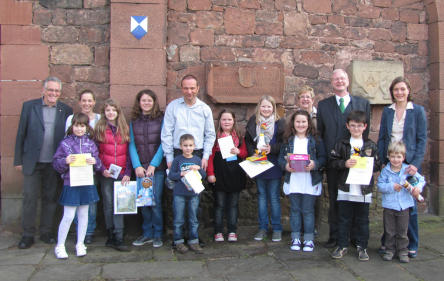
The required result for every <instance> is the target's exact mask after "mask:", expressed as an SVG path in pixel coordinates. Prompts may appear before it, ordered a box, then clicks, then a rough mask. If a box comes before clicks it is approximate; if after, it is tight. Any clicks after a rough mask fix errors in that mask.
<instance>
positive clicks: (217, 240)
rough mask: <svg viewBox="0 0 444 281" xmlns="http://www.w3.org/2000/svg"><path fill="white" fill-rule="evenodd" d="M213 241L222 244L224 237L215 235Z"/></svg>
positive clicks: (219, 234)
mask: <svg viewBox="0 0 444 281" xmlns="http://www.w3.org/2000/svg"><path fill="white" fill-rule="evenodd" d="M214 241H216V242H224V235H223V234H222V233H220V232H219V233H216V234H215V235H214Z"/></svg>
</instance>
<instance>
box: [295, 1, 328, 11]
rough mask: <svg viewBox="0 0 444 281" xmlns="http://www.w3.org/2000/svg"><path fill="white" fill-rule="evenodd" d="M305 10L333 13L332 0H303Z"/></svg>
mask: <svg viewBox="0 0 444 281" xmlns="http://www.w3.org/2000/svg"><path fill="white" fill-rule="evenodd" d="M302 3H303V7H304V10H305V11H307V12H310V13H321V14H328V13H331V4H332V3H331V1H330V0H317V1H312V0H303V1H302Z"/></svg>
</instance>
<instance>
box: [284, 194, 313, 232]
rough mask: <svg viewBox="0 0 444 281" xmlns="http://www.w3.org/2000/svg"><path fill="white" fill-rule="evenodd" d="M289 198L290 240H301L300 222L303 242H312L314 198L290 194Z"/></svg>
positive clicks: (308, 195) (306, 195)
mask: <svg viewBox="0 0 444 281" xmlns="http://www.w3.org/2000/svg"><path fill="white" fill-rule="evenodd" d="M289 197H290V226H291V239H300V238H301V227H302V220H303V221H304V240H305V241H309V240H314V223H315V216H314V204H315V201H316V196H314V195H310V194H301V193H292V194H290V195H289Z"/></svg>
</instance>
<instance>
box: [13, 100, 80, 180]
mask: <svg viewBox="0 0 444 281" xmlns="http://www.w3.org/2000/svg"><path fill="white" fill-rule="evenodd" d="M56 108H57V111H56V119H55V122H56V123H55V129H54V130H55V132H54V151H56V150H57V147H58V145H59V143H60V141H61V140H62V139H63V137H64V136H65V122H66V118H67V117H68V116H69V115H71V114H72V109H71V107H69V106H68V105H66V104H64V103H62V102H57V104H56ZM44 130H45V127H44V123H43V110H42V98H39V99H35V100H30V101H26V102H24V103H23V107H22V113H21V115H20V122H19V126H18V130H17V137H16V140H15V154H14V166H19V165H23V170H22V171H23V174H24V175H31V174H32V173H33V172H34V168H35V165H36V163H37V162H38V160H39V157H40V150H41V148H42V145H43V135H44Z"/></svg>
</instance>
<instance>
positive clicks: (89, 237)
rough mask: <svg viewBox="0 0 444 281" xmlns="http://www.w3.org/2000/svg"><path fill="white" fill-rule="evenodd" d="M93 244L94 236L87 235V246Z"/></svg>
mask: <svg viewBox="0 0 444 281" xmlns="http://www.w3.org/2000/svg"><path fill="white" fill-rule="evenodd" d="M92 242H93V236H92V235H86V236H85V244H91V243H92Z"/></svg>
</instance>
